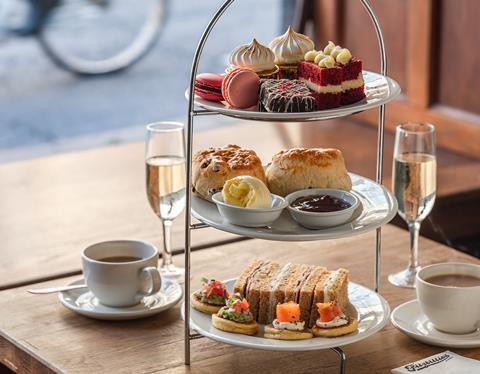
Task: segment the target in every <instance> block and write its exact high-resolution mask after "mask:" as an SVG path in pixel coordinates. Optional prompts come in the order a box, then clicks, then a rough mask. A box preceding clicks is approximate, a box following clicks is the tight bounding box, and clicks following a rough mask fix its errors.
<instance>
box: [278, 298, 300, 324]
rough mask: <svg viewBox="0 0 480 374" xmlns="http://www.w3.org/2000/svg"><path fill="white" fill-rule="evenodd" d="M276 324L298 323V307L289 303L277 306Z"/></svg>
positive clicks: (291, 302)
mask: <svg viewBox="0 0 480 374" xmlns="http://www.w3.org/2000/svg"><path fill="white" fill-rule="evenodd" d="M277 321H278V322H297V321H300V305H298V304H296V303H294V302H293V301H290V302H288V303H284V304H278V305H277Z"/></svg>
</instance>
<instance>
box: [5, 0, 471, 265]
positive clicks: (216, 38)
mask: <svg viewBox="0 0 480 374" xmlns="http://www.w3.org/2000/svg"><path fill="white" fill-rule="evenodd" d="M371 3H372V6H373V7H374V9H375V11H376V12H377V15H378V16H379V19H380V23H381V26H382V28H383V32H384V34H385V39H386V45H387V54H388V74H389V75H390V76H391V77H393V78H394V79H395V80H397V81H398V82H399V83H400V86H401V87H402V95H401V97H400V98H399V99H398V100H396V101H395V102H393V103H391V104H389V105H388V107H387V117H386V119H387V121H386V122H387V123H386V125H387V134H386V139H385V140H386V151H385V184H386V185H387V186H389V185H390V181H389V178H390V175H391V165H392V164H391V162H392V143H393V132H394V129H395V126H396V125H397V124H399V123H401V122H405V121H418V122H429V123H432V124H434V125H435V126H436V129H437V142H438V155H437V157H438V191H437V201H436V203H435V207H434V210H433V212H432V214H431V215H430V216H429V218H428V219H427V221H426V222H425V224H424V225H423V226H422V233H423V235H426V236H428V237H430V238H432V239H435V240H437V241H440V242H442V243H445V244H448V245H450V246H453V247H455V248H457V249H460V250H462V251H466V252H469V253H472V254H474V255H476V256H480V215H479V214H478V212H479V208H480V101H479V100H478V93H477V91H478V89H477V87H479V86H480V75H479V74H478V66H479V64H480V52H479V49H478V47H479V46H480V33H478V32H476V30H477V29H478V25H477V23H478V17H479V16H480V2H479V1H472V0H422V1H406V0H386V1H385V0H383V1H380V0H371ZM220 4H221V1H216V0H204V1H189V0H142V1H141V2H139V1H129V0H117V1H107V0H70V1H67V0H65V1H60V0H0V28H1V32H0V163H7V162H11V161H18V160H24V159H32V158H36V157H40V156H46V155H51V154H55V153H63V152H71V151H75V150H80V149H88V148H96V147H100V146H104V145H111V144H118V143H125V142H132V141H140V140H143V137H144V125H145V124H146V123H148V122H151V121H157V120H180V121H185V120H186V111H187V103H186V100H185V99H184V92H185V88H186V87H187V84H188V79H189V71H190V67H191V60H192V57H193V53H194V50H195V46H196V44H197V42H198V39H199V37H200V35H201V32H202V30H203V29H204V27H205V26H206V24H207V22H208V21H209V19H210V17H211V16H212V14H213V12H214V11H215V9H216V8H217V7H218V6H219V5H220ZM290 23H292V24H293V25H294V27H295V28H296V29H297V31H300V32H304V33H306V34H308V35H310V36H311V37H312V38H313V39H314V40H315V42H316V45H317V48H321V47H322V46H323V45H324V44H326V42H327V41H328V40H333V41H335V42H336V43H337V44H341V45H342V46H346V47H348V48H349V49H350V50H351V51H352V52H353V54H354V55H356V56H359V57H361V58H362V60H363V61H364V68H366V69H368V70H373V71H379V56H378V45H377V40H376V35H375V33H374V30H373V27H372V25H371V22H370V20H369V19H368V16H367V14H366V13H365V11H364V10H363V9H362V5H361V2H360V1H358V0H305V1H302V0H297V1H296V0H263V1H256V0H238V1H236V2H235V3H234V4H233V6H232V7H231V8H230V9H229V10H228V11H227V13H226V14H225V16H224V17H223V18H222V19H221V20H220V22H219V23H218V25H217V27H216V28H215V29H214V31H213V33H212V35H211V38H210V39H209V41H208V43H207V46H206V49H205V52H204V54H203V57H202V60H201V66H200V69H199V71H200V72H203V71H211V72H222V71H223V70H224V69H225V66H226V60H227V58H228V54H229V53H230V51H231V50H232V49H233V48H235V47H236V46H238V45H239V44H243V43H248V42H250V41H251V39H252V38H253V37H256V38H257V39H258V40H259V41H260V42H261V43H263V44H268V43H269V41H270V40H271V39H272V38H273V37H275V36H277V35H279V34H280V33H283V32H284V30H285V29H286V25H288V24H290ZM122 51H124V52H122ZM119 52H120V55H119V56H117V58H114V59H113V60H112V59H109V57H111V56H113V55H116V54H118V53H119ZM140 57H143V58H140ZM95 58H103V59H105V63H104V64H103V65H102V64H100V65H99V66H97V65H98V64H97V65H95V64H94V65H92V64H89V63H88V61H89V60H92V59H95ZM137 60H138V61H137ZM136 61H137V62H136ZM134 62H136V63H134ZM59 64H60V65H61V66H62V67H63V69H62V68H60V67H59V66H58V65H59ZM122 64H123V65H125V66H129V67H128V68H127V69H124V70H121V71H119V72H117V73H114V74H107V75H96V74H97V73H103V72H105V71H108V70H109V69H113V70H115V69H117V68H119V67H122ZM130 65H131V66H130ZM69 69H70V70H76V71H77V73H78V72H82V73H83V75H78V74H75V73H72V72H71V71H68V70H69ZM89 73H93V74H94V75H88V74H89ZM377 116H378V115H377V112H376V111H367V112H364V113H360V114H358V115H356V116H354V117H352V118H347V119H341V120H336V121H327V122H325V123H322V126H317V127H315V126H304V127H299V130H298V134H299V136H300V137H299V139H300V140H301V141H302V143H303V145H305V146H322V145H328V146H334V147H338V148H340V149H342V151H343V152H344V154H345V158H346V160H347V165H348V166H349V169H350V170H351V171H353V172H357V173H360V174H363V175H366V176H370V177H373V176H374V165H375V146H376V134H377V133H376V126H377ZM231 121H232V120H229V119H226V118H223V117H222V118H215V119H214V118H212V117H209V118H207V119H202V120H201V121H198V127H197V130H199V131H203V130H207V129H211V128H215V127H222V126H228V124H229V123H230V122H231ZM292 128H293V127H292ZM352 134H353V135H352ZM297 145H298V144H297ZM395 223H396V224H398V225H403V223H402V221H401V220H399V219H397V220H396V222H395Z"/></svg>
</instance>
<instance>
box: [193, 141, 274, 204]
mask: <svg viewBox="0 0 480 374" xmlns="http://www.w3.org/2000/svg"><path fill="white" fill-rule="evenodd" d="M239 175H250V176H252V177H257V178H258V179H260V180H261V181H262V182H265V183H266V178H265V171H264V170H263V166H262V161H261V160H260V158H259V157H258V156H257V154H256V153H255V151H253V150H251V149H243V148H241V147H239V146H238V145H234V144H228V145H226V146H224V147H223V148H208V149H205V150H202V151H199V152H197V153H195V155H194V156H193V159H192V192H193V193H194V194H195V195H197V196H200V197H202V198H204V199H206V200H208V201H212V196H213V195H214V194H215V193H216V192H219V191H221V190H222V188H223V185H224V183H225V182H226V181H227V180H228V179H232V178H233V177H237V176H239Z"/></svg>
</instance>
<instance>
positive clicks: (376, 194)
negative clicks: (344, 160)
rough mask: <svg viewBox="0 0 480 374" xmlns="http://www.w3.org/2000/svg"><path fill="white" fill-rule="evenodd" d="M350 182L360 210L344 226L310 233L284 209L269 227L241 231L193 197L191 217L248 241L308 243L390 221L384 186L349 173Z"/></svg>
mask: <svg viewBox="0 0 480 374" xmlns="http://www.w3.org/2000/svg"><path fill="white" fill-rule="evenodd" d="M349 174H350V177H351V178H352V191H351V192H352V193H354V194H355V195H356V196H357V197H358V198H359V199H360V206H359V207H358V208H357V210H356V211H355V213H354V215H353V217H352V219H351V220H350V222H347V223H346V224H344V225H340V226H335V227H329V228H325V229H319V230H310V229H307V228H304V227H302V226H300V225H299V224H298V223H296V222H295V221H294V220H293V219H292V217H291V216H290V214H289V213H288V211H287V209H285V210H284V211H283V213H282V215H281V216H280V218H279V219H277V220H276V221H275V222H274V223H273V224H272V226H270V227H256V228H253V227H243V226H237V225H233V224H231V223H230V222H228V221H226V220H225V219H224V218H223V217H222V216H221V215H220V213H219V212H218V209H217V206H216V205H215V204H214V203H211V202H209V201H206V200H203V199H201V198H199V197H197V196H193V197H192V215H193V216H194V217H195V218H196V219H198V220H199V221H202V222H204V223H206V224H207V225H209V226H212V227H215V228H216V229H218V230H222V231H226V232H229V233H232V234H237V235H242V236H247V237H250V238H258V239H267V240H280V241H308V240H322V239H336V238H342V237H347V236H353V235H358V234H361V233H364V232H367V231H370V230H374V229H376V228H378V227H380V226H382V225H384V224H386V223H388V222H390V221H391V220H392V218H393V217H394V216H395V214H396V213H397V200H396V199H395V198H394V197H393V195H392V194H391V192H390V191H389V190H388V189H387V188H385V187H384V186H382V185H380V184H378V183H375V182H374V181H372V180H371V179H368V178H365V177H362V176H360V175H357V174H353V173H349Z"/></svg>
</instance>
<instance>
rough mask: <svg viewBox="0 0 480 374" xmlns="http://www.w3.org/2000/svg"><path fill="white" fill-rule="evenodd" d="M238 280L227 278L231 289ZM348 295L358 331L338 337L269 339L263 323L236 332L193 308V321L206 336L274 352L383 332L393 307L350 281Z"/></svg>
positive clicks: (342, 342) (340, 343)
mask: <svg viewBox="0 0 480 374" xmlns="http://www.w3.org/2000/svg"><path fill="white" fill-rule="evenodd" d="M234 283H235V279H231V280H228V281H226V282H225V285H226V287H227V290H229V291H231V290H232V289H233V285H234ZM348 297H349V299H350V303H351V305H353V306H354V307H355V309H356V311H357V315H358V331H357V332H356V333H353V334H349V335H345V336H340V337H337V338H322V337H318V338H312V339H306V340H296V341H293V340H290V341H289V340H274V339H266V338H264V337H263V325H259V330H260V331H259V332H258V334H257V335H255V336H247V335H241V334H232V333H229V332H224V331H221V330H217V329H216V328H215V327H213V326H212V317H211V316H210V315H209V314H205V313H200V312H198V311H196V310H194V309H193V308H190V324H191V327H192V328H193V329H194V330H196V331H197V332H199V333H200V334H202V335H203V336H206V337H208V338H210V339H213V340H217V341H219V342H222V343H227V344H231V345H236V346H240V347H245V348H254V349H265V350H270V351H313V350H321V349H329V348H334V347H341V346H344V345H347V344H352V343H355V342H358V341H360V340H363V339H366V338H368V337H369V336H371V335H373V334H375V333H376V332H378V331H380V330H381V329H382V328H383V327H384V326H385V325H386V324H387V322H388V316H389V315H390V307H389V305H388V303H387V302H386V301H385V299H384V298H383V297H382V296H380V295H379V294H377V293H375V292H374V291H372V290H370V289H368V288H367V287H364V286H361V285H359V284H357V283H353V282H350V284H349V285H348ZM183 310H184V307H183V306H182V309H181V311H182V318H184V313H183Z"/></svg>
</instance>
